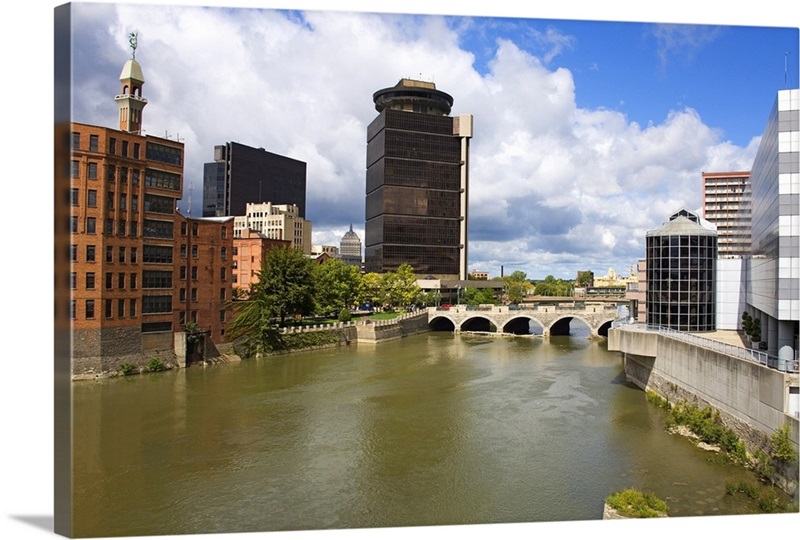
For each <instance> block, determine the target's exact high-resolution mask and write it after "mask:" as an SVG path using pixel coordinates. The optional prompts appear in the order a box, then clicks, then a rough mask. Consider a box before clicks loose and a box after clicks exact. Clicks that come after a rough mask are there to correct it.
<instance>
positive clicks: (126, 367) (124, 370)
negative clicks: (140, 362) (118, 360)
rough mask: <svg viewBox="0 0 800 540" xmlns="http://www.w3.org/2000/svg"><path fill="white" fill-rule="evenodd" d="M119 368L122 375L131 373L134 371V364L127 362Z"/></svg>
mask: <svg viewBox="0 0 800 540" xmlns="http://www.w3.org/2000/svg"><path fill="white" fill-rule="evenodd" d="M119 370H120V371H121V372H122V374H123V375H132V374H133V373H134V372H135V371H136V366H134V365H133V364H128V363H127V362H126V363H124V364H121V365H120V366H119Z"/></svg>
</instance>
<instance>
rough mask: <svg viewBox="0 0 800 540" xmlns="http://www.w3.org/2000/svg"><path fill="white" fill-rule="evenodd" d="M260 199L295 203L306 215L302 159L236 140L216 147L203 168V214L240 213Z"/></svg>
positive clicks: (242, 213) (225, 214)
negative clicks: (212, 158)
mask: <svg viewBox="0 0 800 540" xmlns="http://www.w3.org/2000/svg"><path fill="white" fill-rule="evenodd" d="M259 201H272V202H274V203H276V204H286V205H295V206H297V209H298V215H299V216H300V217H301V218H305V215H306V214H305V212H306V164H305V162H302V161H298V160H296V159H293V158H289V157H285V156H281V155H278V154H273V153H272V152H267V151H266V150H264V149H263V148H252V147H250V146H246V145H244V144H239V143H237V142H229V143H226V144H224V145H218V146H215V147H214V161H213V162H210V163H206V164H205V165H204V167H203V216H205V217H209V216H217V217H218V216H242V215H244V214H245V211H246V209H247V204H248V203H255V202H259Z"/></svg>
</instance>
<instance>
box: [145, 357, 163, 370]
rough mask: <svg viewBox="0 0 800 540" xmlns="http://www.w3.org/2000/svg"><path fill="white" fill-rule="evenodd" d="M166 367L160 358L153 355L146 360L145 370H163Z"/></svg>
mask: <svg viewBox="0 0 800 540" xmlns="http://www.w3.org/2000/svg"><path fill="white" fill-rule="evenodd" d="M165 369H167V367H166V366H165V365H164V362H162V361H161V359H160V358H157V357H155V356H153V357H152V358H150V359H149V360H148V361H147V371H164V370H165Z"/></svg>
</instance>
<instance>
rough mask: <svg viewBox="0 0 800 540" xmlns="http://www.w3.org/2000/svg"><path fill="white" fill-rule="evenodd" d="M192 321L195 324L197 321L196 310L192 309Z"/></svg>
mask: <svg viewBox="0 0 800 540" xmlns="http://www.w3.org/2000/svg"><path fill="white" fill-rule="evenodd" d="M192 322H193V323H195V324H196V323H197V312H196V311H192Z"/></svg>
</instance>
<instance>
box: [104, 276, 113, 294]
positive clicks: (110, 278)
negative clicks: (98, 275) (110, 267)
mask: <svg viewBox="0 0 800 540" xmlns="http://www.w3.org/2000/svg"><path fill="white" fill-rule="evenodd" d="M113 288H114V274H113V273H111V272H106V289H107V290H109V291H110V290H111V289H113Z"/></svg>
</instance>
